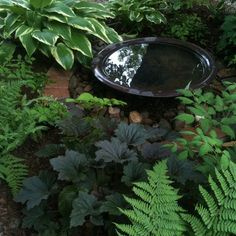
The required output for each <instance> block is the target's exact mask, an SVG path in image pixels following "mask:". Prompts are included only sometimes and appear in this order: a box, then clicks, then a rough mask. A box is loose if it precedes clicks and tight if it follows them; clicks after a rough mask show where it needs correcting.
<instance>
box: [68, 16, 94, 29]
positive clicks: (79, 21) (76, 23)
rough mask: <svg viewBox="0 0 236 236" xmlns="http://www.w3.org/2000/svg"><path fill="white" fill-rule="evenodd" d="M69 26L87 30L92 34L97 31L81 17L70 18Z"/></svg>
mask: <svg viewBox="0 0 236 236" xmlns="http://www.w3.org/2000/svg"><path fill="white" fill-rule="evenodd" d="M68 25H71V26H72V27H74V28H76V29H79V30H85V31H88V32H92V31H94V30H95V28H94V26H93V24H92V23H91V22H90V21H89V20H88V19H85V18H83V17H79V16H76V17H70V18H68Z"/></svg>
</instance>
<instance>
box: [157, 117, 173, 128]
mask: <svg viewBox="0 0 236 236" xmlns="http://www.w3.org/2000/svg"><path fill="white" fill-rule="evenodd" d="M159 127H161V128H165V129H168V130H170V129H171V124H170V123H169V122H168V121H167V120H166V119H163V118H162V119H161V120H160V122H159Z"/></svg>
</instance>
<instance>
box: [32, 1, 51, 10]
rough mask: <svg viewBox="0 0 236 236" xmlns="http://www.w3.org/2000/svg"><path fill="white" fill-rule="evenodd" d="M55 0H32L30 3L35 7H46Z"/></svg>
mask: <svg viewBox="0 0 236 236" xmlns="http://www.w3.org/2000/svg"><path fill="white" fill-rule="evenodd" d="M53 1H54V0H30V1H29V2H30V4H31V5H32V6H33V7H34V8H35V9H39V8H44V7H47V6H50V5H51V3H52V2H53Z"/></svg>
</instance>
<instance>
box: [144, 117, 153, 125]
mask: <svg viewBox="0 0 236 236" xmlns="http://www.w3.org/2000/svg"><path fill="white" fill-rule="evenodd" d="M143 123H144V124H145V125H153V123H154V122H153V120H152V119H150V118H144V119H143Z"/></svg>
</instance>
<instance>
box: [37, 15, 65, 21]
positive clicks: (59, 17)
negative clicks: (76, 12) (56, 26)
mask: <svg viewBox="0 0 236 236" xmlns="http://www.w3.org/2000/svg"><path fill="white" fill-rule="evenodd" d="M41 15H42V16H45V17H47V18H48V19H49V20H50V21H58V22H61V23H66V22H67V17H65V16H62V15H59V14H51V13H48V14H45V13H44V14H41Z"/></svg>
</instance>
